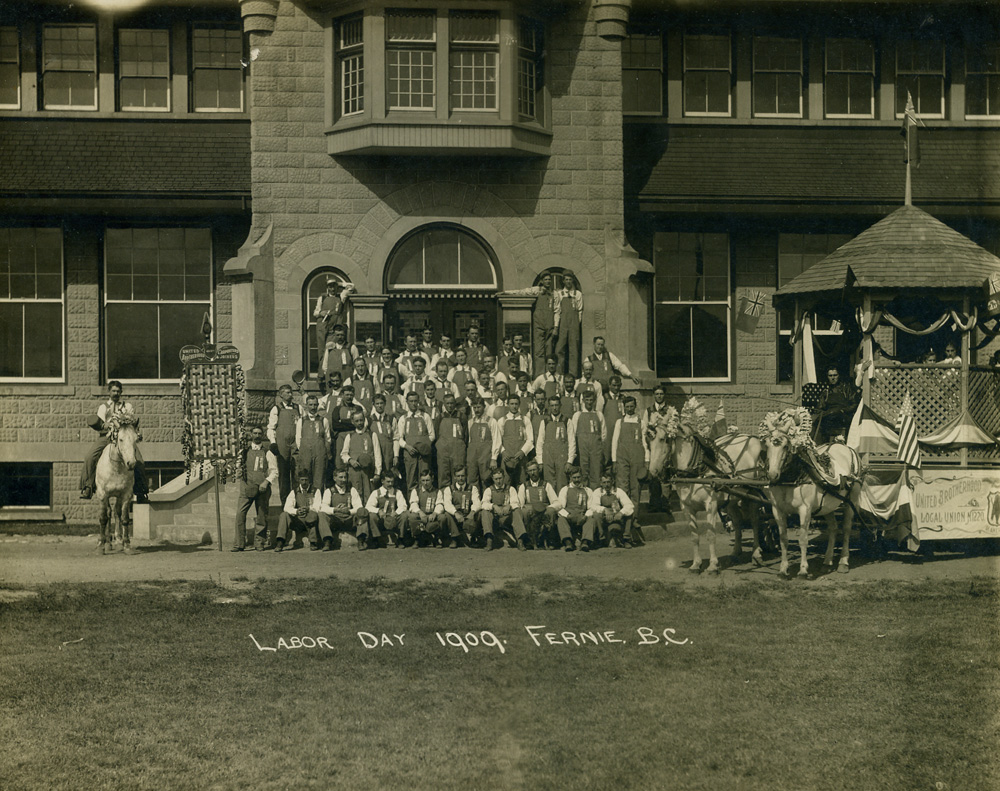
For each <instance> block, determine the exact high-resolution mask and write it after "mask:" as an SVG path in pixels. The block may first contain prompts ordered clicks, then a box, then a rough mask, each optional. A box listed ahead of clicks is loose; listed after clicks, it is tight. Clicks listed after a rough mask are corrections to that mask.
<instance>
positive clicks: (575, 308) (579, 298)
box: [552, 272, 583, 376]
mask: <svg viewBox="0 0 1000 791" xmlns="http://www.w3.org/2000/svg"><path fill="white" fill-rule="evenodd" d="M552 304H553V313H554V319H555V328H556V348H555V355H556V357H557V358H558V360H559V365H558V366H557V367H558V369H559V371H560V373H571V374H573V376H579V374H580V328H581V325H582V322H583V292H582V291H580V289H579V288H577V284H576V277H574V275H573V273H572V272H566V273H565V274H563V276H562V288H560V289H559V291H557V292H556V293H555V295H554V297H553V299H552Z"/></svg>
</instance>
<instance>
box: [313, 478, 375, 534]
mask: <svg viewBox="0 0 1000 791" xmlns="http://www.w3.org/2000/svg"><path fill="white" fill-rule="evenodd" d="M320 512H321V513H322V514H324V515H325V516H326V518H327V524H328V525H329V526H328V528H327V532H328V535H327V536H326V537H325V538H324V539H323V551H324V552H329V551H330V550H331V549H334V548H335V547H336V548H337V549H339V548H340V533H356V534H357V537H358V551H359V552H364V550H366V549H368V512H367V511H366V510H365V507H364V506H363V505H362V504H361V497H360V495H359V494H358V491H357V489H354V488H352V487H351V485H350V484H349V483H348V482H347V470H344V469H340V470H337V471H336V472H335V473H334V474H333V486H331V487H330V488H329V489H327V490H326V491H325V492H323V502H322V505H321V506H320ZM334 533H336V534H337V540H336V542H334V539H333V535H334ZM315 548H316V547H315V546H313V547H312V549H315Z"/></svg>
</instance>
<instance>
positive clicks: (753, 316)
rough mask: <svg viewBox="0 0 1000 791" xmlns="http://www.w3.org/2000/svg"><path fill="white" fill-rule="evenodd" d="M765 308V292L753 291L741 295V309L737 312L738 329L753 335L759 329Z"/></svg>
mask: <svg viewBox="0 0 1000 791" xmlns="http://www.w3.org/2000/svg"><path fill="white" fill-rule="evenodd" d="M763 310H764V294H763V293H762V292H760V291H751V292H750V293H749V294H748V295H747V296H745V297H740V304H739V310H738V311H737V313H736V329H737V330H739V331H740V332H745V333H748V334H750V335H752V334H753V333H754V332H755V331H756V330H757V322H759V321H760V315H761V313H762V312H763Z"/></svg>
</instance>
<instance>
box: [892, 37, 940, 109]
mask: <svg viewBox="0 0 1000 791" xmlns="http://www.w3.org/2000/svg"><path fill="white" fill-rule="evenodd" d="M908 95H909V96H910V97H911V98H912V99H913V109H914V110H916V112H917V115H919V116H920V117H921V118H944V43H943V42H941V41H934V40H930V39H913V40H910V41H902V42H900V43H898V44H897V45H896V117H897V118H902V117H903V113H904V111H905V110H906V98H907V96H908Z"/></svg>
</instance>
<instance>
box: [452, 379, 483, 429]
mask: <svg viewBox="0 0 1000 791" xmlns="http://www.w3.org/2000/svg"><path fill="white" fill-rule="evenodd" d="M481 399H482V396H481V395H480V394H479V385H477V384H476V383H475V382H473V381H471V380H470V381H467V382H466V383H465V392H464V393H462V399H461V400H460V401H458V402H457V403H456V405H455V406H456V407H457V409H458V411H459V412H461V413H462V417H464V418H465V421H466V422H467V423H468V422H469V421H470V420H472V417H473V413H472V405H473V404H474V403H476V401H479V400H481Z"/></svg>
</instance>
